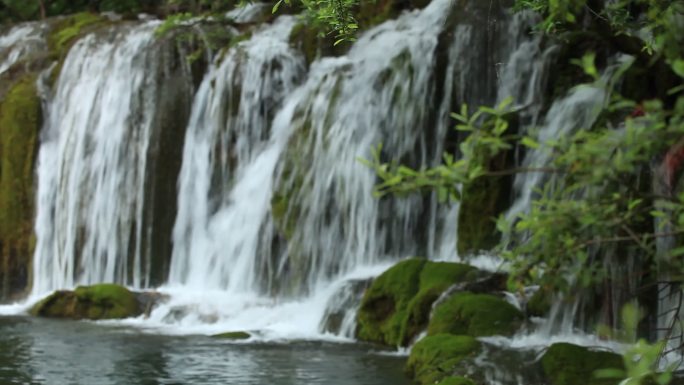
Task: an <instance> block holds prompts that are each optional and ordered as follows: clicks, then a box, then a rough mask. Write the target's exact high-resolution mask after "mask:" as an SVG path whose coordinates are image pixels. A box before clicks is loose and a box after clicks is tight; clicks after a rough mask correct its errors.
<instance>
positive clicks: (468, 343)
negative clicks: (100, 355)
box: [406, 334, 480, 385]
mask: <svg viewBox="0 0 684 385" xmlns="http://www.w3.org/2000/svg"><path fill="white" fill-rule="evenodd" d="M479 350H480V342H478V341H477V340H476V339H475V338H473V337H470V336H455V335H451V334H437V335H433V336H428V337H425V338H423V339H422V340H420V341H418V343H416V344H415V345H414V346H413V349H411V355H410V356H409V359H408V361H407V363H406V373H407V374H408V376H409V377H411V378H413V379H414V380H415V381H416V382H418V383H420V384H422V385H426V384H434V383H437V382H438V381H440V380H442V379H444V378H445V377H447V376H449V375H450V374H451V373H453V372H454V370H455V369H457V367H458V365H459V363H461V362H462V361H463V360H464V359H466V358H470V357H474V356H475V355H476V354H477V353H478V352H479ZM452 381H455V380H452ZM447 384H451V383H449V382H447ZM456 384H460V383H459V382H456ZM464 384H467V382H466V383H464Z"/></svg>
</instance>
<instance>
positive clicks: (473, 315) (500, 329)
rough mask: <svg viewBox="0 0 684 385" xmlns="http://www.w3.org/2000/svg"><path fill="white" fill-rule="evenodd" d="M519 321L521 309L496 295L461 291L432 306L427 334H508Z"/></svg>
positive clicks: (476, 335)
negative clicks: (433, 308)
mask: <svg viewBox="0 0 684 385" xmlns="http://www.w3.org/2000/svg"><path fill="white" fill-rule="evenodd" d="M522 321H523V314H522V313H521V312H520V310H518V309H517V308H516V307H515V306H513V305H511V304H510V303H508V302H506V301H505V300H503V299H501V298H499V297H496V296H494V295H491V294H473V293H470V292H461V293H457V294H455V295H453V296H452V297H450V298H449V299H447V300H446V301H444V302H443V303H440V304H439V305H438V306H437V307H436V308H435V310H434V314H433V315H432V319H431V320H430V324H429V325H428V334H429V335H434V334H439V333H451V334H466V335H470V336H475V337H484V336H493V335H511V334H513V333H514V332H515V331H516V330H517V329H518V328H519V327H520V324H521V323H522Z"/></svg>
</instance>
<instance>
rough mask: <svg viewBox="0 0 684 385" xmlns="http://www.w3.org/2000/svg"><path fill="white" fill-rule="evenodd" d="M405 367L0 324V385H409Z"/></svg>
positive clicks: (302, 344) (286, 346)
mask: <svg viewBox="0 0 684 385" xmlns="http://www.w3.org/2000/svg"><path fill="white" fill-rule="evenodd" d="M404 363H405V358H403V357H394V356H387V355H382V354H378V353H377V351H376V350H375V349H374V348H373V347H371V346H367V345H359V344H351V343H349V344H344V343H329V342H306V341H289V342H282V343H234V342H229V341H221V340H216V339H212V338H210V337H206V336H165V335H155V334H149V333H143V332H141V331H140V330H137V329H134V328H129V327H123V326H113V325H102V324H95V323H89V322H73V321H57V320H45V319H37V318H29V317H2V318H0V384H88V385H98V384H122V385H123V384H140V385H143V384H144V385H148V384H150V385H153V384H231V385H232V384H240V385H242V384H245V385H251V384H254V385H256V384H259V385H262V384H263V385H266V384H268V385H286V384H287V385H289V384H293V385H294V384H297V385H308V384H311V385H314V384H326V385H357V384H358V385H408V384H410V382H409V381H408V380H407V379H406V378H405V377H404V375H403V373H402V369H403V365H404Z"/></svg>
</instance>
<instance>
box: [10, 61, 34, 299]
mask: <svg viewBox="0 0 684 385" xmlns="http://www.w3.org/2000/svg"><path fill="white" fill-rule="evenodd" d="M41 124H42V113H41V105H40V98H39V97H38V92H37V90H36V75H35V74H26V75H24V76H23V77H21V78H19V79H18V80H17V81H16V82H14V83H13V84H12V85H11V86H10V88H9V89H8V91H7V93H6V94H5V95H4V98H2V100H0V256H1V258H2V265H1V266H0V283H1V284H2V287H1V292H0V298H8V297H10V296H11V295H14V294H17V293H19V292H21V291H22V290H23V289H24V288H25V287H26V285H27V283H28V280H29V271H30V268H29V263H30V257H31V255H32V253H33V246H34V244H35V237H34V235H33V216H34V173H33V171H34V161H35V156H36V152H37V150H38V132H39V131H40V126H41Z"/></svg>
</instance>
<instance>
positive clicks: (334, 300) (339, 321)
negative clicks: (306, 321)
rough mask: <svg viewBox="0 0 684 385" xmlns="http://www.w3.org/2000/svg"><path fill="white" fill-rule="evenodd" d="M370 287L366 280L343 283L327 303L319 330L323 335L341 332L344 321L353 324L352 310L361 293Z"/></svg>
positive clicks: (359, 299)
mask: <svg viewBox="0 0 684 385" xmlns="http://www.w3.org/2000/svg"><path fill="white" fill-rule="evenodd" d="M370 285H371V280H368V279H356V280H350V281H348V282H345V283H344V285H342V287H340V289H339V290H338V291H337V292H336V293H335V294H334V295H333V296H332V297H331V298H330V300H329V301H328V304H327V306H326V309H325V314H324V316H323V320H322V321H321V326H320V329H321V330H322V331H323V332H325V333H331V334H335V335H339V334H340V333H341V332H343V330H342V329H343V327H344V326H345V324H346V322H345V321H351V322H353V314H352V313H353V310H354V309H355V308H356V307H357V306H358V304H359V303H360V302H361V299H362V298H363V293H364V292H365V291H366V289H368V288H369V287H370ZM350 317H351V319H350Z"/></svg>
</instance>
